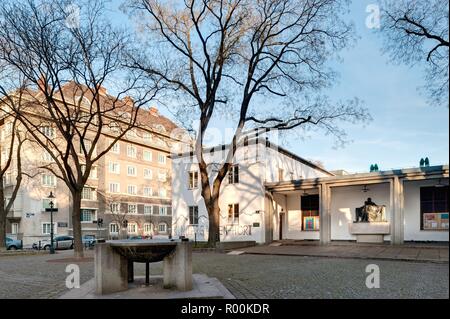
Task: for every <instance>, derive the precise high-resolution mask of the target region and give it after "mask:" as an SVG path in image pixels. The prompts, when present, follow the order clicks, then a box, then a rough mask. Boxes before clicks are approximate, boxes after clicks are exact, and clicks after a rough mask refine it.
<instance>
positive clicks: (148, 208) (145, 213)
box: [144, 205, 152, 215]
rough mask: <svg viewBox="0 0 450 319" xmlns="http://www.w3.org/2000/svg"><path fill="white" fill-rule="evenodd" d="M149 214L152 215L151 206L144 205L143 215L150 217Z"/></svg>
mask: <svg viewBox="0 0 450 319" xmlns="http://www.w3.org/2000/svg"><path fill="white" fill-rule="evenodd" d="M151 214H152V206H150V205H144V215H151Z"/></svg>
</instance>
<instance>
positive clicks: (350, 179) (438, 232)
mask: <svg viewBox="0 0 450 319" xmlns="http://www.w3.org/2000/svg"><path fill="white" fill-rule="evenodd" d="M448 178H449V172H448V165H445V166H432V167H421V168H411V169H400V170H390V171H381V172H372V173H362V174H347V175H339V176H331V177H324V178H317V179H304V180H295V181H287V182H279V183H266V184H265V187H266V192H267V194H268V196H267V202H266V204H267V205H268V206H269V207H268V209H267V210H266V211H268V212H269V214H268V215H269V220H268V221H267V225H268V226H269V227H268V228H269V229H270V230H269V231H271V234H267V236H266V238H268V241H272V240H280V239H300V240H301V239H303V240H320V242H321V243H322V244H328V243H330V242H331V241H332V240H356V236H355V235H354V234H352V233H351V231H350V230H349V228H350V226H349V224H352V223H353V221H354V220H355V208H357V207H360V206H362V205H363V204H364V201H365V200H366V199H367V198H369V197H370V198H371V199H372V200H373V201H374V202H375V203H376V204H377V205H380V206H385V211H386V223H387V224H388V227H389V228H388V229H389V230H388V233H386V234H385V235H384V241H389V242H390V243H391V244H395V245H399V244H403V242H404V241H405V240H407V241H448V203H447V201H446V200H445V202H444V201H443V200H439V199H437V203H438V204H436V205H435V206H436V207H437V208H435V210H436V212H437V211H438V212H439V214H440V215H437V216H438V218H442V219H439V220H438V222H436V223H430V225H431V226H430V227H428V226H427V225H424V222H423V219H424V215H423V214H424V209H425V208H424V207H423V206H424V201H423V199H422V197H423V196H424V195H423V194H422V193H423V189H430V188H431V189H434V188H436V189H438V188H439V189H438V190H439V194H440V193H442V191H441V190H442V189H445V190H448ZM314 196H316V198H317V203H316V202H315V199H314ZM304 200H307V201H309V202H311V203H313V204H311V205H308V204H304V203H302V201H304ZM439 205H441V206H439ZM438 206H439V207H438ZM433 207H434V206H433ZM316 208H317V212H316ZM433 209H434V208H433ZM305 211H306V214H305ZM426 212H427V213H429V211H426ZM445 213H446V214H445ZM445 218H447V219H445Z"/></svg>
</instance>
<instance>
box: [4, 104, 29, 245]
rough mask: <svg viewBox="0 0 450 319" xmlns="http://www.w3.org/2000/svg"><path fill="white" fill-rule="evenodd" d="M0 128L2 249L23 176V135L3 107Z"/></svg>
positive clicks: (14, 120)
mask: <svg viewBox="0 0 450 319" xmlns="http://www.w3.org/2000/svg"><path fill="white" fill-rule="evenodd" d="M0 129H3V136H2V138H3V141H0V249H3V248H6V242H5V237H6V221H7V216H8V214H9V213H10V212H11V210H12V209H13V207H14V201H15V200H16V197H17V193H18V191H19V189H20V185H21V182H22V178H23V177H22V158H21V154H22V146H23V143H24V142H25V136H24V134H23V133H22V132H20V131H19V128H18V121H17V119H15V118H14V117H12V118H11V117H9V116H8V114H7V112H5V111H4V110H3V109H2V110H0ZM3 157H5V158H3ZM13 172H14V174H13ZM14 175H15V183H13V181H12V178H13V176H14ZM7 192H8V199H6V194H7Z"/></svg>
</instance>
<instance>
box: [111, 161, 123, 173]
mask: <svg viewBox="0 0 450 319" xmlns="http://www.w3.org/2000/svg"><path fill="white" fill-rule="evenodd" d="M108 166H109V172H110V173H113V174H120V164H119V163H115V162H109V164H108Z"/></svg>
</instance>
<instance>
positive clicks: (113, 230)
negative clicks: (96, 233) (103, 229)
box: [109, 223, 119, 234]
mask: <svg viewBox="0 0 450 319" xmlns="http://www.w3.org/2000/svg"><path fill="white" fill-rule="evenodd" d="M109 233H110V234H118V233H119V225H118V224H116V223H111V224H109Z"/></svg>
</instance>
